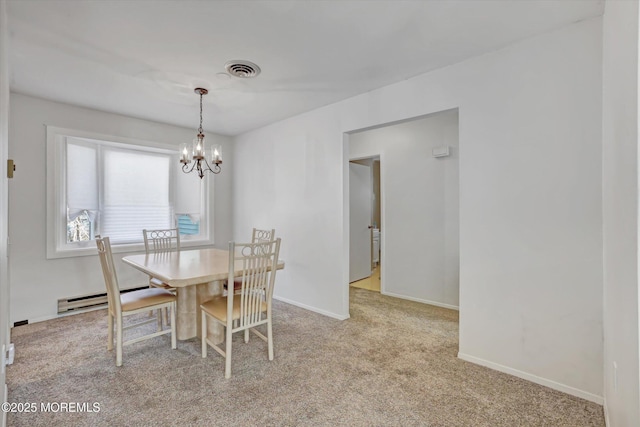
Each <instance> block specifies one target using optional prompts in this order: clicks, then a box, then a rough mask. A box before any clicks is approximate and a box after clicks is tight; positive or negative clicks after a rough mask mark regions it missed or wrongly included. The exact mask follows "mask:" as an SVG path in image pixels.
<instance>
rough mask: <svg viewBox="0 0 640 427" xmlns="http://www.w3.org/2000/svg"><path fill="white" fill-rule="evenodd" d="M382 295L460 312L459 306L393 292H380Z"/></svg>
mask: <svg viewBox="0 0 640 427" xmlns="http://www.w3.org/2000/svg"><path fill="white" fill-rule="evenodd" d="M380 293H381V294H382V295H386V296H389V297H394V298H400V299H406V300H409V301H415V302H421V303H423V304H429V305H435V306H436V307H442V308H448V309H450V310H456V311H460V307H458V306H457V305H451V304H444V303H441V302H436V301H430V300H428V299H421V298H414V297H408V296H406V295H400V294H394V293H393V292H380Z"/></svg>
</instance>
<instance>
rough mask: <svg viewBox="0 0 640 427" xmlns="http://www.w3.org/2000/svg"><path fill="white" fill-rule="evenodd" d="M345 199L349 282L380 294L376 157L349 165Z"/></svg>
mask: <svg viewBox="0 0 640 427" xmlns="http://www.w3.org/2000/svg"><path fill="white" fill-rule="evenodd" d="M349 195H350V196H349V199H350V200H349V204H350V209H349V212H350V214H349V223H350V229H349V233H350V234H349V239H350V245H349V282H350V285H351V286H352V287H355V288H360V289H366V290H370V291H375V292H380V290H381V272H380V264H381V247H380V236H381V230H380V224H381V223H382V222H381V202H380V201H381V189H380V156H372V157H367V158H362V159H352V160H350V161H349Z"/></svg>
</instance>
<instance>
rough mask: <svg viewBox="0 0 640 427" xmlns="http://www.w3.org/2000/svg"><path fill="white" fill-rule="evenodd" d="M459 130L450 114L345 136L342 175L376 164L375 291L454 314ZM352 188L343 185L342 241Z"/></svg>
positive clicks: (455, 114)
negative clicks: (360, 164)
mask: <svg viewBox="0 0 640 427" xmlns="http://www.w3.org/2000/svg"><path fill="white" fill-rule="evenodd" d="M458 132H459V125H458V110H457V109H452V110H446V111H442V112H438V113H434V114H430V115H427V116H422V117H417V118H414V119H411V120H406V121H402V122H396V123H390V124H386V125H383V126H376V127H373V128H367V129H361V130H357V131H353V132H350V133H348V134H345V151H344V154H345V159H348V161H345V176H347V177H349V178H351V176H350V168H351V166H350V165H351V164H352V162H351V161H353V160H367V159H372V158H375V157H378V158H379V159H380V165H381V168H380V189H381V192H380V194H381V196H380V205H381V207H380V211H381V216H380V227H379V228H380V230H381V235H380V247H381V258H380V266H381V271H380V273H381V274H380V277H381V289H380V293H381V294H384V295H388V296H393V297H397V298H402V299H407V300H411V301H417V302H421V303H425V304H430V305H435V306H439V307H444V308H449V309H454V310H458V307H459V292H460V252H459V247H460V242H459V241H460V238H459V235H460V225H459V224H460V220H459V158H460V152H459V148H458V147H459V137H458ZM350 187H351V182H350V181H349V182H346V183H345V187H344V188H345V194H346V197H345V201H346V202H347V207H348V208H347V209H345V217H344V218H345V228H346V229H348V230H349V232H348V233H346V235H345V237H350V236H351V229H350V223H349V220H350V215H351V213H350V203H349V201H350V198H351V195H350V194H349V192H350V190H351V188H350ZM371 225H373V224H371ZM348 244H349V246H348V250H347V251H346V253H345V255H350V254H351V247H350V245H351V241H350V240H348ZM372 259H373V258H372ZM349 282H351V280H349ZM349 289H352V287H351V286H346V287H345V294H347V295H346V298H347V301H348V298H349V297H348V291H349Z"/></svg>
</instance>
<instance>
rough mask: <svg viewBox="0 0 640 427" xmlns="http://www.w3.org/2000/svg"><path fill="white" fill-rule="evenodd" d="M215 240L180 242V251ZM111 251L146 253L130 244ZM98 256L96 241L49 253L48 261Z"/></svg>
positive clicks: (212, 242) (205, 244) (208, 243)
mask: <svg viewBox="0 0 640 427" xmlns="http://www.w3.org/2000/svg"><path fill="white" fill-rule="evenodd" d="M213 244H214V241H213V240H180V249H181V250H182V249H191V248H199V247H205V246H213ZM111 251H112V252H113V253H114V254H116V253H127V252H144V243H129V244H122V245H115V244H114V245H112V246H111ZM91 255H98V249H97V247H96V246H95V243H94V241H93V240H92V241H90V242H87V244H86V246H84V247H82V248H73V249H64V250H57V251H54V253H47V259H60V258H75V257H83V256H91Z"/></svg>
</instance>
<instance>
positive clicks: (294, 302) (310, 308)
mask: <svg viewBox="0 0 640 427" xmlns="http://www.w3.org/2000/svg"><path fill="white" fill-rule="evenodd" d="M273 299H275V300H278V301H282V302H284V303H286V304H291V305H295V306H296V307H300V308H304V309H305V310H309V311H313V312H314V313H318V314H322V315H323V316H327V317H331V318H333V319H338V320H347V319H348V318H350V317H351V316H349V315H346V316H342V315H339V314H336V313H332V312H330V311H326V310H321V309H319V308H316V307H311V306H310V305H306V304H301V303H299V302H296V301H292V300H290V299H287V298H283V297H278V296H275V295H274V296H273Z"/></svg>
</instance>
